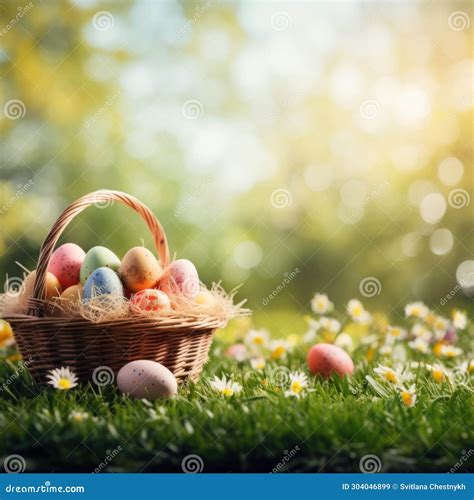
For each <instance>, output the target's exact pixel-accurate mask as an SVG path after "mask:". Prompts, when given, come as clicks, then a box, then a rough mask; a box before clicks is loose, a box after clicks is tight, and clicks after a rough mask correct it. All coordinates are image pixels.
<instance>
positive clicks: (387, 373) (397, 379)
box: [374, 365, 413, 385]
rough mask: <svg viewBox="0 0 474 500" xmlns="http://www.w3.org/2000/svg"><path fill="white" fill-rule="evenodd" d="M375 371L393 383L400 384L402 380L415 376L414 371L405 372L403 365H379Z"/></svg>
mask: <svg viewBox="0 0 474 500" xmlns="http://www.w3.org/2000/svg"><path fill="white" fill-rule="evenodd" d="M374 372H375V373H376V374H377V375H379V376H380V377H381V378H383V379H384V380H385V381H387V382H390V383H391V384H393V385H400V384H401V383H402V382H405V381H406V380H410V379H412V378H413V374H412V373H407V372H404V371H403V369H402V368H401V367H397V368H395V369H393V368H390V367H389V366H384V365H378V366H377V367H376V368H374Z"/></svg>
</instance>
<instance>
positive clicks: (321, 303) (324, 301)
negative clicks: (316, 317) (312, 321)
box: [311, 293, 334, 314]
mask: <svg viewBox="0 0 474 500" xmlns="http://www.w3.org/2000/svg"><path fill="white" fill-rule="evenodd" d="M333 307H334V304H333V303H332V302H331V301H330V300H329V299H328V296H327V295H326V294H325V293H316V294H315V295H314V297H313V299H312V300H311V309H312V310H313V311H314V312H315V313H316V314H326V313H328V312H330V311H332V309H333Z"/></svg>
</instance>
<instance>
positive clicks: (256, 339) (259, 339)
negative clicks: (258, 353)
mask: <svg viewBox="0 0 474 500" xmlns="http://www.w3.org/2000/svg"><path fill="white" fill-rule="evenodd" d="M253 343H254V344H257V345H262V344H263V337H254V339H253Z"/></svg>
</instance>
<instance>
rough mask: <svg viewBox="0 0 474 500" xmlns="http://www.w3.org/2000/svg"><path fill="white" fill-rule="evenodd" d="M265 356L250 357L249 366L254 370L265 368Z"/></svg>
mask: <svg viewBox="0 0 474 500" xmlns="http://www.w3.org/2000/svg"><path fill="white" fill-rule="evenodd" d="M265 364H266V362H265V358H262V357H258V358H251V359H250V366H251V367H252V368H253V369H254V370H263V369H264V368H265Z"/></svg>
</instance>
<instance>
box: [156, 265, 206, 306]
mask: <svg viewBox="0 0 474 500" xmlns="http://www.w3.org/2000/svg"><path fill="white" fill-rule="evenodd" d="M158 288H159V289H160V290H162V291H163V292H165V293H166V294H168V295H171V296H172V295H176V294H177V293H182V294H183V295H184V296H185V297H187V298H188V299H194V298H195V297H196V296H197V294H198V293H199V276H198V272H197V270H196V268H195V267H194V264H193V263H192V262H191V261H189V260H186V259H178V260H175V261H174V262H172V263H171V264H170V265H169V266H168V267H167V268H166V269H165V270H164V271H163V275H162V276H161V278H160V280H159V281H158Z"/></svg>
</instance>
